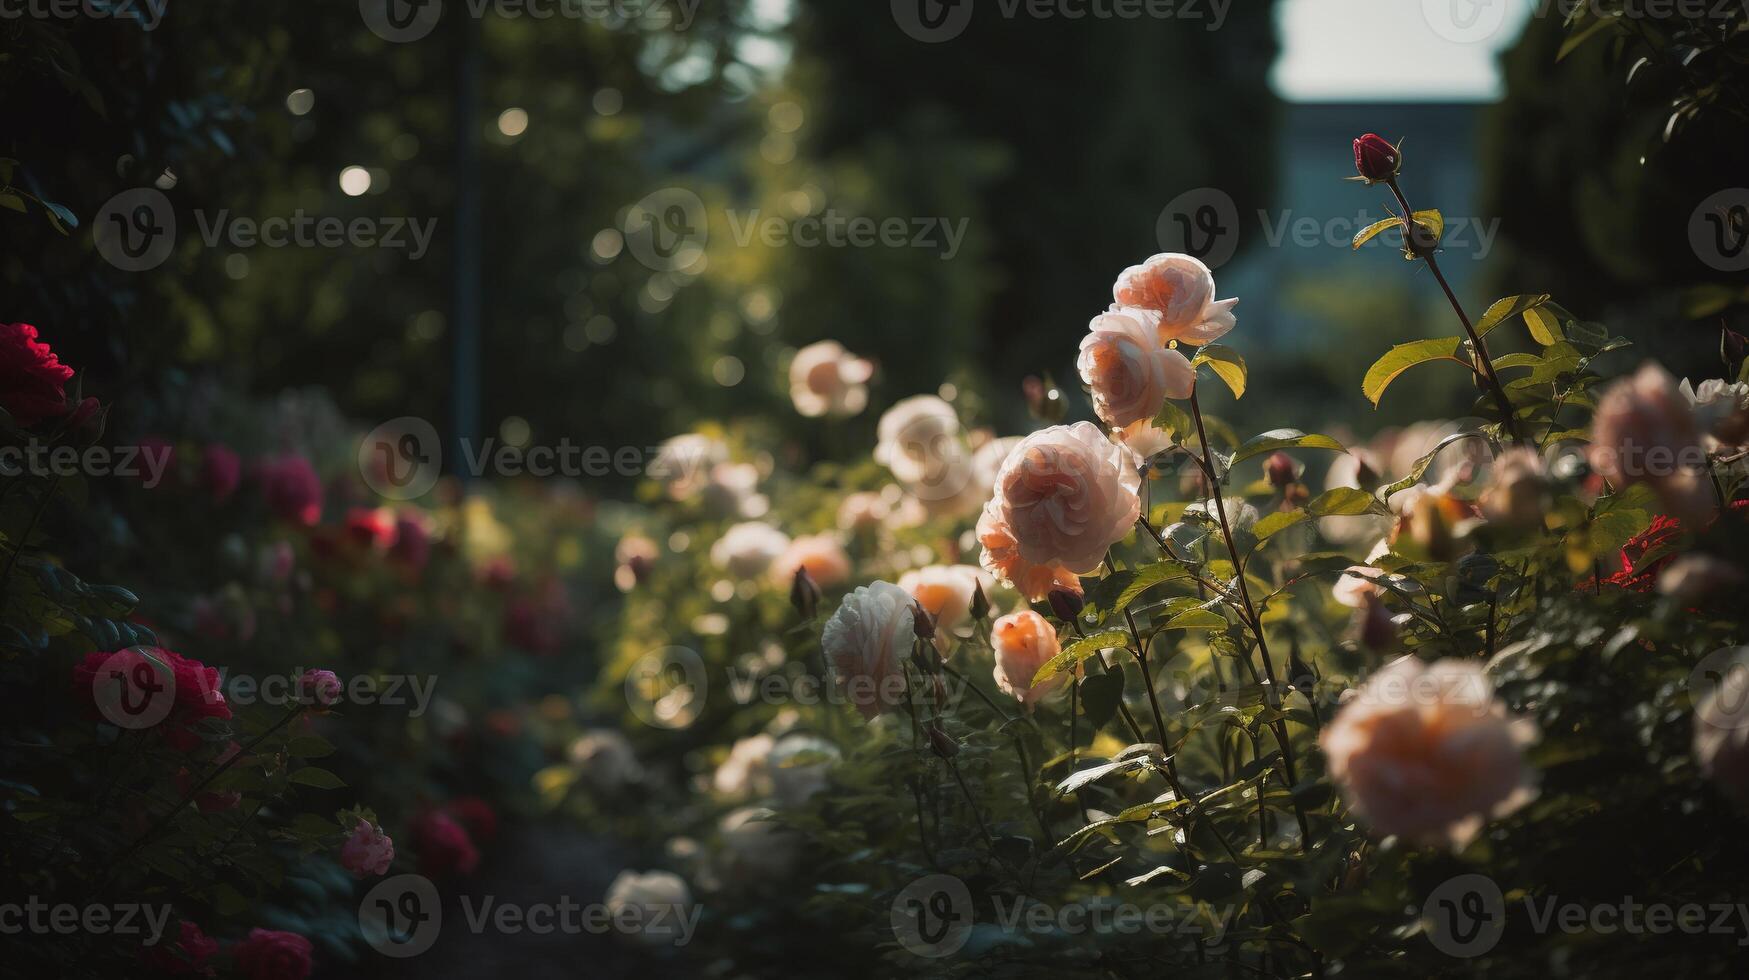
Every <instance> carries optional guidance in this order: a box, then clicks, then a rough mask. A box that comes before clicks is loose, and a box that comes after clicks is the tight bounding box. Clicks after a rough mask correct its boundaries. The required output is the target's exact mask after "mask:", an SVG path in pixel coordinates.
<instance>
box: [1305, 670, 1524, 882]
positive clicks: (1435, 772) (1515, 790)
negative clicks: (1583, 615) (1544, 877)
mask: <svg viewBox="0 0 1749 980" xmlns="http://www.w3.org/2000/svg"><path fill="white" fill-rule="evenodd" d="M1534 733H1535V730H1534V728H1533V727H1532V726H1531V723H1530V722H1529V721H1528V720H1523V719H1520V720H1512V719H1509V718H1508V717H1507V715H1506V710H1505V708H1504V706H1502V705H1501V704H1500V703H1499V702H1498V701H1497V700H1495V698H1494V689H1493V684H1492V683H1491V682H1490V681H1489V680H1488V677H1487V675H1486V674H1484V673H1483V672H1482V668H1481V667H1480V666H1479V665H1478V664H1476V663H1474V662H1471V661H1463V660H1442V661H1440V662H1438V663H1436V664H1433V665H1431V666H1429V665H1427V664H1424V663H1422V662H1421V661H1420V660H1417V659H1416V658H1415V657H1413V656H1407V657H1402V658H1400V659H1398V660H1395V661H1393V662H1391V663H1390V664H1388V665H1387V666H1385V667H1384V668H1383V669H1382V670H1380V671H1379V672H1378V673H1376V674H1374V675H1373V676H1372V677H1371V678H1370V679H1369V680H1368V681H1367V682H1366V684H1365V685H1364V686H1362V687H1361V688H1360V690H1359V691H1356V692H1352V695H1351V696H1350V697H1349V698H1346V699H1345V700H1344V702H1343V705H1342V708H1341V709H1340V710H1339V711H1338V712H1337V713H1336V717H1335V718H1334V719H1332V720H1331V722H1330V724H1329V725H1328V727H1326V728H1325V729H1324V733H1323V735H1322V737H1321V738H1320V739H1319V744H1320V746H1322V748H1323V750H1324V755H1325V757H1326V758H1327V759H1328V760H1329V770H1330V778H1331V779H1332V780H1334V781H1335V783H1336V784H1337V786H1339V787H1340V788H1341V789H1342V793H1343V797H1344V798H1345V799H1346V800H1347V801H1348V802H1349V803H1350V804H1351V805H1352V807H1353V810H1354V813H1355V815H1356V816H1358V817H1359V818H1360V819H1361V820H1363V821H1365V822H1366V823H1368V824H1370V825H1371V826H1372V828H1373V829H1374V830H1376V831H1377V832H1379V833H1381V834H1395V835H1399V836H1402V837H1405V838H1408V839H1410V840H1413V841H1416V842H1419V843H1445V844H1449V845H1450V846H1451V847H1452V848H1453V849H1454V850H1455V849H1457V848H1460V847H1462V846H1463V845H1464V844H1466V843H1468V842H1469V840H1470V839H1471V838H1473V837H1474V836H1475V835H1476V833H1477V832H1478V831H1479V830H1480V829H1481V827H1482V824H1483V823H1484V822H1485V821H1487V820H1488V819H1490V818H1493V817H1501V816H1505V815H1506V814H1508V813H1510V812H1512V811H1513V810H1516V809H1517V808H1518V807H1520V806H1522V805H1523V804H1524V803H1525V802H1526V801H1528V800H1529V799H1530V798H1531V796H1532V795H1534V794H1533V792H1532V790H1531V782H1532V775H1531V772H1530V770H1529V768H1528V767H1527V766H1526V764H1525V761H1524V755H1523V751H1522V750H1523V747H1524V746H1525V745H1526V744H1527V743H1528V742H1530V741H1531V740H1532V739H1533V738H1534Z"/></svg>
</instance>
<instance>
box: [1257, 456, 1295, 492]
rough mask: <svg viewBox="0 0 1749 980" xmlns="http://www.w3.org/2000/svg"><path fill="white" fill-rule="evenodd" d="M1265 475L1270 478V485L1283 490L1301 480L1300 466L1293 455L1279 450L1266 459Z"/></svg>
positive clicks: (1264, 465)
mask: <svg viewBox="0 0 1749 980" xmlns="http://www.w3.org/2000/svg"><path fill="white" fill-rule="evenodd" d="M1263 475H1264V476H1265V477H1268V478H1269V485H1270V486H1272V487H1274V488H1276V489H1277V490H1281V489H1283V488H1285V487H1287V486H1288V485H1290V484H1292V483H1295V482H1297V481H1298V480H1299V477H1300V468H1299V464H1297V463H1295V462H1294V458H1293V457H1292V456H1289V455H1288V454H1287V453H1281V452H1278V453H1273V454H1271V455H1270V457H1269V458H1268V459H1267V460H1265V461H1264V463H1263Z"/></svg>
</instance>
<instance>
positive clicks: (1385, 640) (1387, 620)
mask: <svg viewBox="0 0 1749 980" xmlns="http://www.w3.org/2000/svg"><path fill="white" fill-rule="evenodd" d="M1360 644H1361V646H1364V647H1366V648H1367V649H1368V650H1373V651H1385V650H1389V649H1391V648H1392V647H1394V646H1396V644H1397V624H1396V623H1394V622H1392V621H1391V611H1390V609H1388V608H1386V606H1385V604H1384V602H1383V600H1381V599H1379V597H1378V596H1376V595H1375V596H1368V597H1367V600H1366V608H1365V609H1363V610H1361V614H1360Z"/></svg>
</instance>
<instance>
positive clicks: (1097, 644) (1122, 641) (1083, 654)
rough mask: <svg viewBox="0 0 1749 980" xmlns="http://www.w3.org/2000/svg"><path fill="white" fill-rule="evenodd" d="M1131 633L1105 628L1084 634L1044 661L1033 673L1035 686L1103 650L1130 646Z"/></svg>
mask: <svg viewBox="0 0 1749 980" xmlns="http://www.w3.org/2000/svg"><path fill="white" fill-rule="evenodd" d="M1129 642H1130V635H1129V634H1128V633H1126V632H1125V631H1123V630H1104V631H1102V632H1099V633H1094V634H1093V635H1091V636H1084V637H1082V638H1081V639H1079V640H1076V641H1075V642H1074V643H1071V644H1069V645H1068V646H1066V647H1064V648H1063V652H1061V653H1059V654H1057V655H1056V656H1054V657H1052V658H1051V659H1049V660H1047V661H1045V662H1044V664H1043V665H1042V666H1040V667H1039V669H1038V673H1036V674H1034V675H1032V683H1033V686H1034V687H1037V686H1038V685H1040V684H1042V683H1044V682H1045V681H1048V680H1050V679H1051V678H1053V677H1055V676H1057V674H1059V673H1061V672H1062V671H1063V670H1065V669H1067V668H1071V667H1074V666H1076V665H1078V664H1079V663H1081V661H1083V660H1086V659H1087V658H1088V657H1091V656H1093V655H1094V654H1095V653H1098V652H1099V651H1101V650H1105V649H1113V648H1118V647H1124V646H1128V645H1129Z"/></svg>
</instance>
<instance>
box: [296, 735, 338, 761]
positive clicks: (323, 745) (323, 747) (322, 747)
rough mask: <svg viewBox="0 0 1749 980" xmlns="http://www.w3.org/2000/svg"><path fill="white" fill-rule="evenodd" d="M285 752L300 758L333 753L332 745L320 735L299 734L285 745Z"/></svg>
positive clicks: (311, 757) (318, 756) (317, 756)
mask: <svg viewBox="0 0 1749 980" xmlns="http://www.w3.org/2000/svg"><path fill="white" fill-rule="evenodd" d="M286 752H288V753H290V754H291V755H293V756H296V757H297V758H300V759H320V758H322V757H323V756H325V755H332V754H334V746H333V745H332V744H330V743H329V741H328V740H327V739H325V738H323V737H321V736H320V735H299V736H297V737H295V738H293V739H292V740H291V744H290V745H287V746H286Z"/></svg>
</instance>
